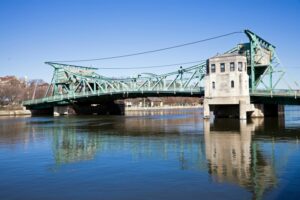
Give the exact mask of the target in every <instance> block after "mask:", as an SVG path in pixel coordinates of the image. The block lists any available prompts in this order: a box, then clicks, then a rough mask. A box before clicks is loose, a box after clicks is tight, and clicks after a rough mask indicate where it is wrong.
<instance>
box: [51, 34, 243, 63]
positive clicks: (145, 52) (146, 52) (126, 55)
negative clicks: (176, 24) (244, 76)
mask: <svg viewBox="0 0 300 200" xmlns="http://www.w3.org/2000/svg"><path fill="white" fill-rule="evenodd" d="M240 33H244V32H243V31H234V32H230V33H226V34H223V35H218V36H214V37H210V38H206V39H202V40H198V41H194V42H188V43H184V44H178V45H174V46H170V47H165V48H160V49H155V50H149V51H142V52H137V53H130V54H123V55H117V56H110V57H102V58H92V59H81V60H60V61H49V62H88V61H97V60H111V59H117V58H124V57H131V56H138V55H143V54H149V53H155V52H160V51H166V50H170V49H175V48H180V47H184V46H189V45H194V44H198V43H202V42H206V41H209V40H215V39H219V38H222V37H227V36H230V35H234V34H240Z"/></svg>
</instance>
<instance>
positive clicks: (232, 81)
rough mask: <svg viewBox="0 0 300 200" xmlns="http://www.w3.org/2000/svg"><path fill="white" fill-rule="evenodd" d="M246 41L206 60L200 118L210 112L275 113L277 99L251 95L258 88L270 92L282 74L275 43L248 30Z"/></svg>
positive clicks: (280, 108)
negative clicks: (256, 99) (262, 100)
mask: <svg viewBox="0 0 300 200" xmlns="http://www.w3.org/2000/svg"><path fill="white" fill-rule="evenodd" d="M245 34H246V36H247V37H248V39H249V43H244V44H239V45H238V46H237V48H235V49H234V50H232V51H229V52H227V53H225V54H222V55H218V56H215V57H212V58H210V59H208V60H207V64H206V76H205V99H204V118H209V116H210V111H213V113H214V115H215V117H239V118H240V119H247V115H248V116H251V117H264V116H278V115H282V114H283V110H284V107H283V106H282V105H280V104H279V103H280V102H276V101H270V102H267V101H265V102H259V101H255V100H254V99H253V98H252V97H253V94H257V93H259V92H260V91H263V92H269V93H270V94H271V97H272V92H273V91H274V89H275V87H276V86H277V85H278V83H279V82H280V80H281V79H282V77H283V75H284V71H282V70H281V69H278V68H279V65H280V62H279V59H278V57H277V55H276V51H275V46H274V45H272V44H270V43H269V42H267V41H266V40H264V39H262V38H261V37H259V36H258V35H256V34H254V33H253V32H251V31H249V30H245Z"/></svg>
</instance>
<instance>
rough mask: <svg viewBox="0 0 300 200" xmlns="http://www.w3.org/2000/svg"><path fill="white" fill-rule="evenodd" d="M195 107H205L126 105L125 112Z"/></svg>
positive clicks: (199, 106)
mask: <svg viewBox="0 0 300 200" xmlns="http://www.w3.org/2000/svg"><path fill="white" fill-rule="evenodd" d="M193 108H203V106H202V105H197V106H162V107H159V106H158V107H125V112H127V111H148V110H149V111H151V110H172V109H193Z"/></svg>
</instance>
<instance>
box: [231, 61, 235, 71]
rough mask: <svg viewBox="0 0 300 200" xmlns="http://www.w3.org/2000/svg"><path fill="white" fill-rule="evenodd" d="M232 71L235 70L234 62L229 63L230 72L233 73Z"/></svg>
mask: <svg viewBox="0 0 300 200" xmlns="http://www.w3.org/2000/svg"><path fill="white" fill-rule="evenodd" d="M234 70H235V66H234V62H231V63H230V71H231V72H234Z"/></svg>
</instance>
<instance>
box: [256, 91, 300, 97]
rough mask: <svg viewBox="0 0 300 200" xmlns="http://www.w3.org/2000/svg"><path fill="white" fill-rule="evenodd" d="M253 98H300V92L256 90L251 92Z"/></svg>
mask: <svg viewBox="0 0 300 200" xmlns="http://www.w3.org/2000/svg"><path fill="white" fill-rule="evenodd" d="M250 95H251V96H268V97H294V98H298V97H300V90H281V89H278V90H271V91H269V90H256V91H255V92H250Z"/></svg>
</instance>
